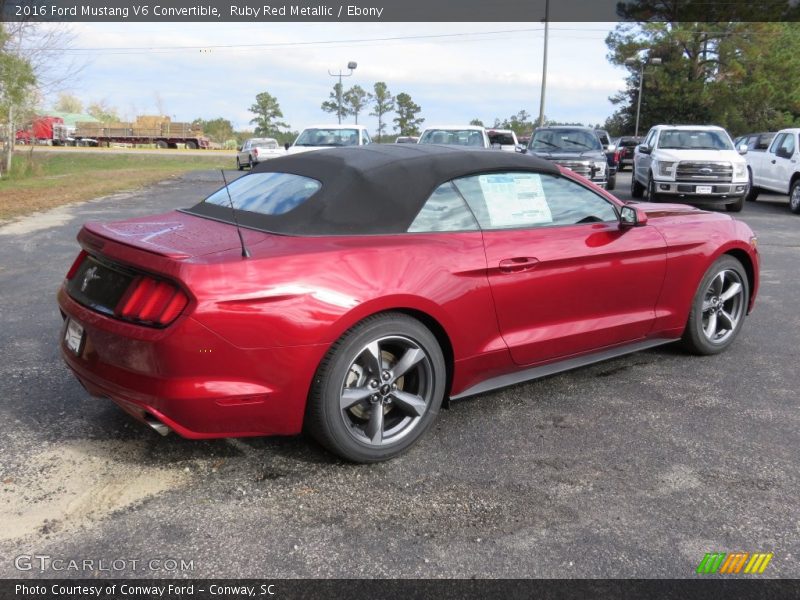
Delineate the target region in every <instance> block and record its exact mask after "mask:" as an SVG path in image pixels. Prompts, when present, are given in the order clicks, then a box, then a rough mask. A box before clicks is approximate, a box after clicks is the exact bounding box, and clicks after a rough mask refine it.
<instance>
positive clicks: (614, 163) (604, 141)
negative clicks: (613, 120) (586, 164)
mask: <svg viewBox="0 0 800 600" xmlns="http://www.w3.org/2000/svg"><path fill="white" fill-rule="evenodd" d="M594 132H595V135H597V138H598V139H599V140H600V145H601V146H603V152H604V153H605V155H606V164H608V183H607V184H606V189H607V190H613V189H614V188H615V187H617V169H618V168H619V154H618V153H617V146H616V145H615V144H614V142H613V141H612V140H611V136H610V135H608V132H607V131H605V130H604V129H595V130H594Z"/></svg>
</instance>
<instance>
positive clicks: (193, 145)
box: [186, 140, 197, 150]
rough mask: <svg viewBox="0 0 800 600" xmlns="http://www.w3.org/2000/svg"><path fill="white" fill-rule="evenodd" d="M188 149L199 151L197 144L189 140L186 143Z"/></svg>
mask: <svg viewBox="0 0 800 600" xmlns="http://www.w3.org/2000/svg"><path fill="white" fill-rule="evenodd" d="M186 149H187V150H197V142H195V141H192V140H189V141H188V142H186Z"/></svg>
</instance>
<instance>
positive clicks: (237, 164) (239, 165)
mask: <svg viewBox="0 0 800 600" xmlns="http://www.w3.org/2000/svg"><path fill="white" fill-rule="evenodd" d="M236 168H237V169H239V170H240V171H244V167H243V166H242V163H240V162H239V157H238V156H237V157H236Z"/></svg>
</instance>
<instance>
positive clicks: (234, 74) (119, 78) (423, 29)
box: [44, 22, 626, 130]
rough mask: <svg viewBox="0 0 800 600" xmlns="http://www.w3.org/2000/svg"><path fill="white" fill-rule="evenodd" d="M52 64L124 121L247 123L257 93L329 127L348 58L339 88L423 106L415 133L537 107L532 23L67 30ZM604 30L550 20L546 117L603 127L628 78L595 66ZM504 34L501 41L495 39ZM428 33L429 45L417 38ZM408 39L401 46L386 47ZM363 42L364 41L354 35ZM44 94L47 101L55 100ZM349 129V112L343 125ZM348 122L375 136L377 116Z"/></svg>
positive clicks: (69, 86)
mask: <svg viewBox="0 0 800 600" xmlns="http://www.w3.org/2000/svg"><path fill="white" fill-rule="evenodd" d="M69 27H70V28H71V31H72V35H73V40H72V43H71V45H70V48H71V49H70V50H69V51H65V52H64V53H63V55H62V58H61V60H63V61H65V62H66V61H70V60H71V61H75V62H77V63H78V64H81V65H82V68H81V70H80V72H79V73H78V74H77V75H76V76H75V77H72V78H71V79H70V80H69V81H68V82H67V83H66V84H64V85H63V91H65V92H68V93H71V94H74V95H75V96H77V97H78V98H80V99H81V100H82V101H83V102H84V103H85V104H89V103H90V102H93V101H97V100H104V101H105V102H106V103H108V104H109V105H110V106H113V107H116V108H117V110H118V113H119V114H120V116H121V117H123V119H131V120H132V119H133V118H134V117H135V116H136V115H140V114H158V113H159V110H158V108H159V107H162V108H163V110H164V113H165V114H168V115H169V116H171V117H172V118H173V120H175V121H192V120H194V119H195V118H203V119H213V118H216V117H223V118H226V119H229V120H230V121H232V123H233V124H234V127H235V128H237V129H243V128H249V127H251V126H250V125H249V122H250V120H251V119H252V118H253V116H254V115H252V114H251V113H250V112H249V110H248V109H249V107H250V106H251V105H252V104H253V103H254V101H255V96H256V94H258V93H260V92H263V91H267V92H269V93H270V94H272V95H273V96H275V97H276V98H277V99H278V102H279V103H280V106H281V109H282V110H283V114H284V121H286V122H287V123H288V124H289V125H290V126H291V128H292V129H293V130H300V129H302V128H303V127H305V126H308V125H312V124H318V123H330V122H335V116H332V115H329V114H327V113H324V112H323V111H322V110H321V109H320V105H321V104H322V102H323V101H325V100H326V99H328V95H329V93H330V91H331V90H332V86H333V84H334V83H336V82H337V81H338V79H336V78H334V77H331V76H329V74H328V73H329V72H338V71H339V70H340V69H343V70H345V71H346V66H347V63H348V62H349V61H355V62H357V63H358V67H357V68H356V70H355V71H354V72H353V75H352V76H351V77H348V78H345V79H344V80H343V83H344V87H345V89H347V88H348V87H350V86H351V85H354V84H358V85H360V86H361V87H363V88H364V89H367V90H371V89H372V85H373V84H374V83H375V82H376V81H385V82H386V84H387V85H388V87H389V90H390V91H391V92H392V93H393V94H397V93H399V92H406V93H408V94H410V95H411V97H412V99H413V100H414V101H415V102H416V103H417V104H419V105H420V106H421V107H422V111H421V115H422V116H423V117H424V118H425V125H436V124H458V123H468V122H469V121H470V120H471V119H473V118H479V119H481V120H483V121H484V123H486V124H487V125H490V124H491V123H492V122H493V121H494V118H495V117H500V118H501V119H502V118H506V117H509V116H511V115H512V114H515V113H517V112H518V111H520V110H522V109H524V110H526V111H527V112H528V113H529V114H531V115H532V116H534V117H536V116H537V115H538V113H539V100H540V92H541V79H542V56H543V40H544V32H543V30H544V26H543V24H542V23H521V22H517V23H213V24H212V23H180V24H177V23H130V22H128V23H73V24H70V25H69ZM613 27H614V24H613V23H551V24H550V41H549V49H548V69H547V88H546V102H545V114H546V115H547V117H548V118H550V119H557V120H559V121H569V122H583V123H587V124H589V123H591V124H595V123H602V122H604V121H605V119H606V118H607V117H608V116H609V115H610V114H611V113H612V112H613V107H612V105H611V103H610V102H609V101H608V97H609V96H610V95H613V94H614V93H616V92H617V91H618V90H620V89H622V88H623V87H624V78H625V75H626V72H625V70H624V69H622V68H620V67H616V66H612V65H610V64H609V63H608V61H607V60H606V54H607V48H606V45H605V42H604V40H605V37H606V35H607V34H608V32H609V31H610V30H611V29H613ZM498 32H502V33H498ZM424 36H437V37H424ZM386 38H405V39H386ZM356 40H368V41H356ZM55 99H56V98H55V94H53V93H51V94H50V95H49V96H46V97H45V99H44V102H45V104H46V105H50V106H51V105H52V103H53V102H54V101H55ZM348 121H352V117H349V118H348ZM359 122H360V123H362V124H365V125H367V126H368V127H369V128H370V129H371V130H374V129H375V127H376V125H377V122H376V119H375V117H369V116H368V115H361V117H360V119H359Z"/></svg>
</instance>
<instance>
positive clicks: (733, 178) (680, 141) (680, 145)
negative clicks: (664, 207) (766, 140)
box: [631, 125, 748, 212]
mask: <svg viewBox="0 0 800 600" xmlns="http://www.w3.org/2000/svg"><path fill="white" fill-rule="evenodd" d="M742 152H746V150H744V149H743V150H742ZM747 188H748V181H747V162H746V161H745V159H744V157H743V156H741V155H740V153H739V152H738V151H737V150H735V149H734V148H733V142H732V141H731V138H730V136H729V135H728V133H727V132H726V131H725V130H724V129H723V128H722V127H716V126H713V125H656V126H655V127H653V128H652V129H650V131H649V132H648V134H647V137H645V139H644V141H643V142H642V143H641V144H639V145H638V146H637V147H636V151H635V152H634V155H633V174H632V176H631V195H632V196H633V197H634V198H641V197H642V196H643V195H646V197H647V199H648V201H650V202H658V201H659V200H666V201H669V202H688V203H691V204H708V205H717V206H725V208H726V209H727V210H729V211H733V212H739V211H740V210H742V208H743V207H744V198H745V195H746V194H747Z"/></svg>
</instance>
